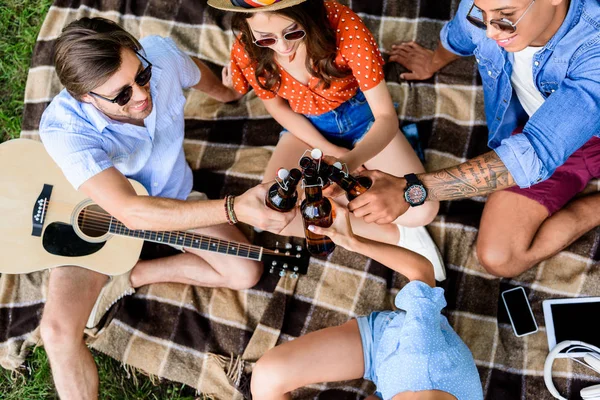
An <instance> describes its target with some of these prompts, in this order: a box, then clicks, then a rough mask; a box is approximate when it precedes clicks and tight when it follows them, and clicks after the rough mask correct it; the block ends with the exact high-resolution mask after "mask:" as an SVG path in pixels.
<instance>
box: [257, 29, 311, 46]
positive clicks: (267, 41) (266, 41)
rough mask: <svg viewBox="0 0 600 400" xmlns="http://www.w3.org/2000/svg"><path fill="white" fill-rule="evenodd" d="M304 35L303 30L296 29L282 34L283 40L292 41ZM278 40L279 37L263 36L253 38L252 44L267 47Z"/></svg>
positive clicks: (302, 37)
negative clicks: (261, 37) (262, 37)
mask: <svg viewBox="0 0 600 400" xmlns="http://www.w3.org/2000/svg"><path fill="white" fill-rule="evenodd" d="M304 36H306V32H305V31H303V30H298V31H293V32H288V33H284V34H283V38H284V39H285V40H287V41H288V42H293V41H296V40H300V39H304ZM278 41H279V38H265V39H258V40H255V41H254V44H255V45H257V46H258V47H269V46H273V45H274V44H275V43H277V42H278Z"/></svg>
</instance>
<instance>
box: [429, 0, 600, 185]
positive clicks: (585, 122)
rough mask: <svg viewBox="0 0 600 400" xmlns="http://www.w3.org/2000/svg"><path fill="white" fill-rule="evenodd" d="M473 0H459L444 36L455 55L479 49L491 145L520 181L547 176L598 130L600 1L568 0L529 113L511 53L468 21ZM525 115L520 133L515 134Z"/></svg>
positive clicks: (536, 60)
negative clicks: (536, 104)
mask: <svg viewBox="0 0 600 400" xmlns="http://www.w3.org/2000/svg"><path fill="white" fill-rule="evenodd" d="M472 4H473V0H463V1H461V3H460V6H459V8H458V11H457V13H456V15H455V16H454V18H453V19H452V20H451V21H449V22H448V23H447V24H446V25H445V26H444V27H443V29H442V31H441V34H440V39H441V42H442V45H443V46H444V47H445V48H446V49H447V50H449V51H451V52H453V53H455V54H457V55H460V56H469V55H475V58H476V61H477V63H478V68H479V73H480V74H481V80H482V81H483V93H484V99H485V115H486V119H487V124H488V129H489V136H488V146H489V147H490V148H492V149H494V150H495V151H496V153H497V154H498V156H499V157H500V159H501V160H502V162H503V163H504V165H506V167H507V168H508V171H509V172H510V173H511V175H512V176H513V178H514V179H515V182H516V183H517V184H518V185H519V186H520V187H522V188H523V187H529V186H531V185H533V184H535V183H537V182H540V181H542V180H544V179H547V178H548V177H550V176H551V175H552V173H554V171H555V170H556V168H557V167H559V166H561V165H562V164H563V163H564V162H565V161H566V160H567V158H569V156H570V155H571V154H573V153H574V152H575V151H576V150H577V149H579V148H580V147H581V146H583V145H584V144H585V143H586V142H587V141H588V140H590V139H591V138H592V137H593V136H599V133H600V112H598V111H599V110H598V104H600V4H599V3H598V1H595V0H571V2H570V5H569V10H568V12H567V16H566V18H565V20H564V22H563V24H562V25H561V27H560V28H559V30H558V31H557V32H556V33H555V35H554V36H553V37H552V38H551V39H550V40H549V41H548V43H546V45H545V46H544V47H542V48H541V49H540V50H539V51H538V52H537V53H536V54H535V55H534V57H533V71H532V73H533V81H534V83H535V85H536V87H537V89H538V90H539V91H540V93H541V94H542V96H543V97H544V99H545V101H544V103H543V104H542V106H541V107H540V108H539V109H538V110H537V111H536V112H535V113H534V114H533V115H532V116H531V118H529V120H528V121H527V114H525V112H524V110H523V108H522V107H521V104H520V103H519V100H518V98H517V96H516V95H515V94H514V91H513V87H512V84H511V81H510V77H511V74H512V64H513V61H514V56H513V54H512V53H509V52H507V51H505V50H504V49H503V48H501V47H500V46H498V45H497V44H496V42H495V41H494V40H492V39H489V38H487V37H486V31H484V30H482V29H479V28H476V27H475V26H473V25H472V24H471V23H469V22H468V21H467V19H466V15H467V13H468V11H469V9H470V8H471V5H472ZM534 12H535V11H534ZM528 21H529V20H528V19H525V20H524V21H523V22H521V24H523V23H527V22H528ZM517 33H518V29H517ZM525 121H527V122H526V123H525V125H524V128H523V134H520V135H512V136H511V133H512V132H513V130H514V129H515V128H516V127H517V126H520V125H523V122H525Z"/></svg>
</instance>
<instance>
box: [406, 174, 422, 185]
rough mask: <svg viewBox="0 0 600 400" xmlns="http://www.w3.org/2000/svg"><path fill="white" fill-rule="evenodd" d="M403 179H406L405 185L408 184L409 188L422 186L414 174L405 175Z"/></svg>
mask: <svg viewBox="0 0 600 400" xmlns="http://www.w3.org/2000/svg"><path fill="white" fill-rule="evenodd" d="M404 179H406V183H408V185H409V186H410V185H422V183H421V181H420V180H419V178H418V177H417V175H416V174H406V175H404Z"/></svg>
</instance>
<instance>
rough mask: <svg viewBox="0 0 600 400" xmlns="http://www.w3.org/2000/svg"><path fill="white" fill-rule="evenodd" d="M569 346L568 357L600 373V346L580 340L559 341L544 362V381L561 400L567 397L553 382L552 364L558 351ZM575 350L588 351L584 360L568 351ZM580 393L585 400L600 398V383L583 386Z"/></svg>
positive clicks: (599, 399)
mask: <svg viewBox="0 0 600 400" xmlns="http://www.w3.org/2000/svg"><path fill="white" fill-rule="evenodd" d="M568 347H571V348H570V349H569V350H567V353H566V354H567V357H568V358H570V359H571V360H573V361H576V362H578V363H580V364H582V365H585V366H586V367H588V368H590V369H592V370H594V371H596V372H597V373H599V374H600V348H598V347H596V346H593V345H591V344H588V343H585V342H580V341H579V340H565V341H563V342H560V343H558V344H557V345H556V346H554V348H553V349H552V351H550V353H549V354H548V357H546V362H545V363H544V383H545V384H546V387H547V388H548V390H549V391H550V393H551V394H552V396H554V397H555V398H557V399H559V400H567V399H566V398H565V397H562V396H561V395H560V393H558V390H556V387H555V386H554V383H553V382H552V364H554V359H556V356H557V355H558V353H560V352H561V351H562V350H564V349H566V348H568ZM573 350H584V351H587V353H586V354H585V355H584V356H583V362H582V361H579V360H577V358H578V357H581V356H574V355H568V353H569V352H570V351H573ZM579 394H580V396H581V398H582V399H583V400H600V385H594V386H589V387H586V388H583V389H581V391H580V393H579Z"/></svg>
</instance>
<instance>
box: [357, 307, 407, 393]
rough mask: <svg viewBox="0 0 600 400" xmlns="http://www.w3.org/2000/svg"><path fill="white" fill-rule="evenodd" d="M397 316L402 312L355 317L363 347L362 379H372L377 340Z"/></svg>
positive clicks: (384, 312) (382, 312)
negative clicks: (363, 371) (363, 368)
mask: <svg viewBox="0 0 600 400" xmlns="http://www.w3.org/2000/svg"><path fill="white" fill-rule="evenodd" d="M398 316H400V317H403V316H404V313H400V312H398V311H376V312H372V313H371V314H369V315H367V316H364V317H356V322H357V323H358V330H359V332H360V340H361V342H362V347H363V357H364V359H365V374H364V375H363V378H364V379H367V380H369V381H373V380H374V374H375V367H374V365H373V362H374V360H375V355H376V354H377V347H378V345H379V340H380V339H381V335H382V334H383V331H385V329H386V328H387V326H388V324H389V323H390V321H391V320H393V319H394V318H396V317H398ZM375 395H377V396H379V398H383V396H382V395H381V393H379V392H375Z"/></svg>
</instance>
